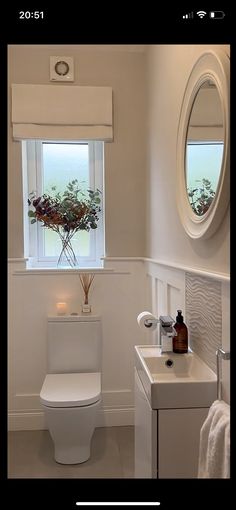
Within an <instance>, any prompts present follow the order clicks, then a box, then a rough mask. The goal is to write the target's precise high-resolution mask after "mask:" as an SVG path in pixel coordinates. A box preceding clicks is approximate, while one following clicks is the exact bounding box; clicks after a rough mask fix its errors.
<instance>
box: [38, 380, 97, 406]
mask: <svg viewBox="0 0 236 510" xmlns="http://www.w3.org/2000/svg"><path fill="white" fill-rule="evenodd" d="M100 398H101V373H100V372H88V373H72V374H47V375H46V377H45V379H44V383H43V386H42V389H41V392H40V400H41V403H42V404H43V405H45V406H47V407H82V406H88V405H90V404H94V403H95V402H97V401H98V400H99V399H100Z"/></svg>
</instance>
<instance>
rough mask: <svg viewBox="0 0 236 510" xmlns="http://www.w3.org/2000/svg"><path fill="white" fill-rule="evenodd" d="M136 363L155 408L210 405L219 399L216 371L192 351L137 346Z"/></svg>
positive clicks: (152, 405)
mask: <svg viewBox="0 0 236 510" xmlns="http://www.w3.org/2000/svg"><path fill="white" fill-rule="evenodd" d="M135 366H136V369H137V371H138V374H139V377H140V379H141V381H142V383H143V386H144V389H145V392H146V394H147V396H148V398H149V401H150V404H151V407H152V409H173V408H187V407H188V408H189V407H209V406H210V405H211V404H212V402H213V401H214V400H216V398H217V379H216V374H215V373H214V372H213V371H212V370H211V369H210V368H209V367H208V365H206V363H204V362H203V361H202V360H201V359H200V358H199V356H197V354H195V353H194V352H192V351H191V350H189V352H188V353H186V354H175V353H173V352H168V353H162V352H161V349H160V348H159V347H155V346H153V345H152V346H149V345H145V346H135Z"/></svg>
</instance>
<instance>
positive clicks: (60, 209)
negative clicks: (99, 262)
mask: <svg viewBox="0 0 236 510" xmlns="http://www.w3.org/2000/svg"><path fill="white" fill-rule="evenodd" d="M51 191H52V193H51V194H48V193H44V194H43V195H42V196H38V197H37V196H36V193H35V192H34V191H33V192H31V193H30V194H29V198H28V205H29V207H33V208H34V210H32V209H30V210H29V212H28V216H29V217H30V218H31V223H36V221H40V222H41V223H42V226H43V227H45V228H48V229H51V230H53V231H54V232H57V234H58V235H59V237H60V239H61V242H62V250H61V253H60V256H59V259H58V264H59V263H60V261H61V259H62V255H63V254H64V255H65V256H66V258H67V261H68V262H69V264H70V265H71V266H72V267H74V266H76V265H77V260H76V256H75V254H74V251H73V248H72V245H71V239H72V237H73V236H74V235H75V234H76V232H78V231H79V230H85V231H87V232H89V231H90V229H96V228H97V222H98V220H99V216H98V213H99V212H100V211H101V208H100V205H99V204H100V202H101V199H100V196H99V195H100V194H101V192H100V191H99V190H98V189H97V190H96V191H93V190H91V189H88V190H87V192H85V191H83V190H82V189H81V188H79V186H78V180H77V179H74V180H73V181H71V182H69V183H68V184H67V186H66V189H65V191H64V192H63V193H61V192H56V186H53V187H52V188H51Z"/></svg>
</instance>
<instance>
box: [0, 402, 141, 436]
mask: <svg viewBox="0 0 236 510" xmlns="http://www.w3.org/2000/svg"><path fill="white" fill-rule="evenodd" d="M125 425H134V407H127V408H121V409H112V408H109V409H102V410H100V412H99V413H98V420H97V425H96V426H97V427H121V426H125ZM47 428H48V427H47V425H46V420H45V416H44V413H43V412H42V411H28V412H19V413H16V412H10V413H9V414H8V430H9V431H13V430H46V429H47Z"/></svg>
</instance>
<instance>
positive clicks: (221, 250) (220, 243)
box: [146, 45, 229, 274]
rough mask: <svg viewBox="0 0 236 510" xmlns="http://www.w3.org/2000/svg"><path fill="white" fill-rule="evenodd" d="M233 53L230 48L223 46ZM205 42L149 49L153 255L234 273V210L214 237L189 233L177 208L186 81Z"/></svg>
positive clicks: (150, 248)
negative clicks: (180, 124) (178, 146)
mask: <svg viewBox="0 0 236 510" xmlns="http://www.w3.org/2000/svg"><path fill="white" fill-rule="evenodd" d="M218 47H219V48H221V49H223V50H224V51H228V52H229V47H228V46H218ZM206 48H214V46H203V45H154V46H151V47H149V48H148V54H147V75H148V94H147V97H148V150H147V154H148V171H147V190H148V196H147V224H146V225H147V227H146V232H147V244H146V255H147V256H148V257H151V258H154V259H158V260H163V261H166V262H173V263H179V264H183V265H185V266H190V267H195V268H199V269H205V270H206V271H207V270H208V271H215V272H219V273H220V272H222V273H227V274H228V273H229V213H228V212H227V213H226V215H225V217H224V219H223V221H222V223H221V226H220V228H219V229H218V231H217V232H216V233H215V234H214V235H213V236H212V237H211V238H210V239H209V240H203V241H201V240H193V239H191V238H190V237H188V236H187V234H186V232H185V230H184V228H183V227H182V224H181V222H180V219H179V216H178V212H177V207H176V141H177V129H178V120H179V114H180V109H181V103H182V98H183V94H184V90H185V86H186V82H187V79H188V76H189V73H190V72H191V69H192V66H193V64H194V62H195V59H196V58H197V57H198V56H199V55H200V54H201V52H202V51H203V50H204V49H206Z"/></svg>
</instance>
